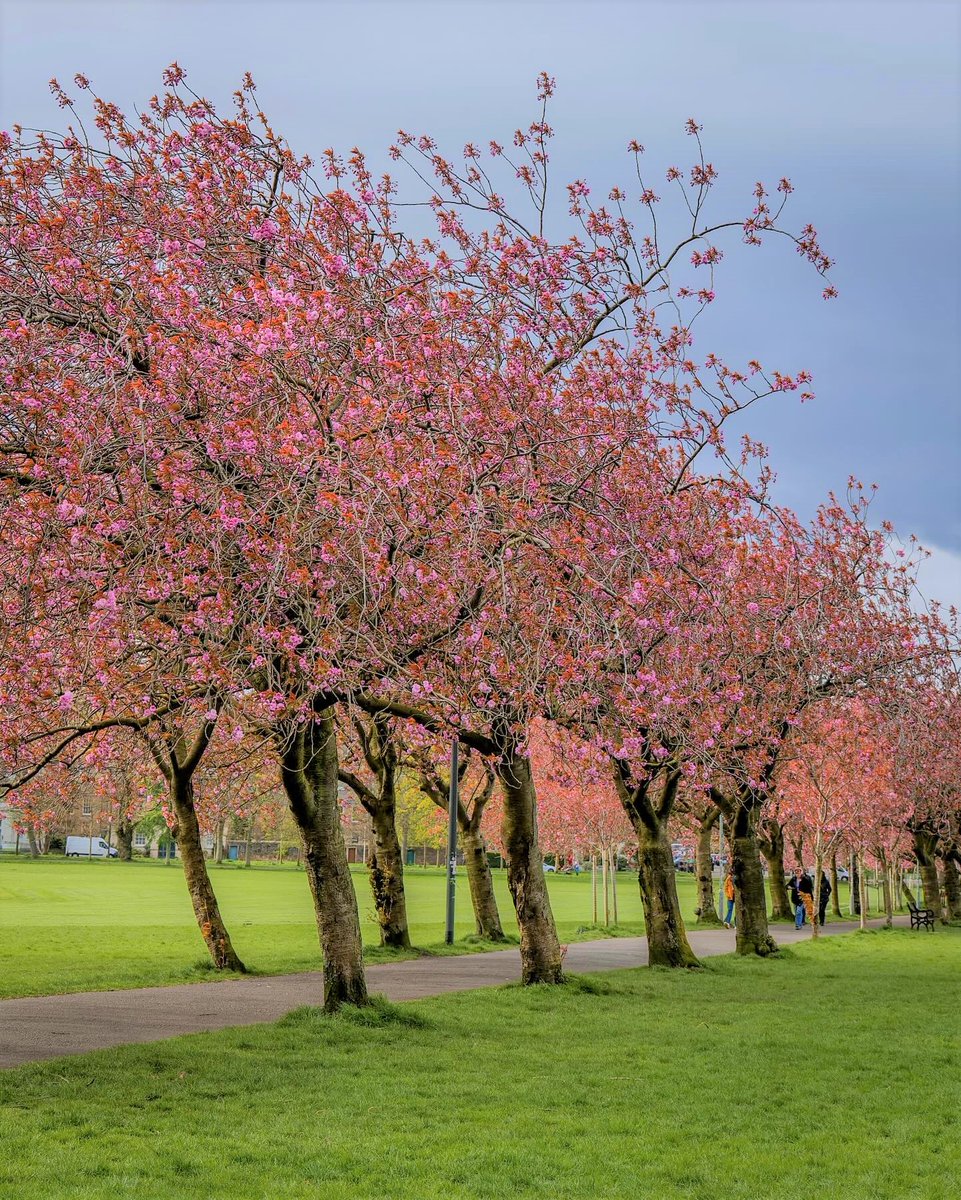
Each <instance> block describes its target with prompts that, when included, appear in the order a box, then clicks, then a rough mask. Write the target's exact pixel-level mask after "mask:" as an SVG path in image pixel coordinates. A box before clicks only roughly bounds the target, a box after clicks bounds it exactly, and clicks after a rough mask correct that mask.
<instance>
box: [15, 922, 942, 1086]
mask: <svg viewBox="0 0 961 1200" xmlns="http://www.w3.org/2000/svg"><path fill="white" fill-rule="evenodd" d="M895 923H896V924H898V925H901V924H906V923H907V918H906V917H902V918H895ZM881 924H882V922H880V921H871V922H869V925H871V926H873V927H874V928H877V927H879V926H880V925H881ZM857 928H858V924H857V922H856V921H839V922H836V923H832V924H829V925H827V926H826V927H825V928H824V929H823V930H822V936H832V935H835V934H840V933H851V932H853V931H855V930H856V929H857ZM772 932H773V934H774V937H775V939H776V940H777V942H778V944H779V945H782V946H790V945H793V944H795V943H797V942H801V941H808V940H809V939H810V936H811V935H810V933H809V932H808V931H800V932H798V931H796V930H794V929H793V928H791V927H787V928H785V927H773V929H772ZM919 936H924V935H923V934H921V935H919ZM689 938H690V942H691V946H692V947H693V949H694V952H695V954H697V955H698V956H699V957H700V958H710V957H713V956H715V955H719V954H730V953H732V952H733V950H734V934H733V932H731V931H729V930H726V929H721V930H711V931H706V930H705V931H697V930H694V931H692V932H691V933H689ZM646 963H647V940H646V939H645V938H642V937H633V938H607V939H604V940H603V941H596V942H573V943H571V945H570V946H569V948H568V950H567V955H566V959H565V964H564V965H565V970H567V971H570V972H573V973H576V974H583V973H585V972H588V971H613V970H620V969H625V968H629V967H641V966H645V965H646ZM519 978H520V952H519V951H518V950H517V949H511V950H495V951H491V952H489V953H485V954H464V955H456V956H450V957H443V958H434V957H425V958H417V959H409V960H407V961H405V962H398V963H387V964H379V965H375V966H370V967H368V968H367V983H368V987H369V989H370V991H371V992H381V993H383V994H384V995H385V996H386V997H387V998H388V1000H393V1001H402V1000H423V999H425V998H426V997H429V996H440V995H443V994H445V993H447V992H463V991H468V990H470V989H472V988H482V987H496V986H498V985H499V984H504V983H511V982H514V981H516V980H518V979H519ZM323 993H324V987H323V976H322V974H321V973H320V972H319V971H306V972H303V973H300V974H297V975H270V976H262V977H259V978H249V979H230V980H224V981H223V982H222V983H188V984H176V985H173V986H170V987H154V988H129V989H125V990H122V991H112V992H72V993H69V994H67V995H63V996H30V997H25V998H23V999H17V1000H2V1001H0V1069H7V1068H10V1067H19V1066H22V1065H23V1064H24V1063H31V1062H42V1061H43V1060H45V1059H50V1058H60V1057H62V1056H64V1055H68V1054H86V1053H89V1052H90V1051H92V1050H106V1049H109V1048H110V1047H112V1046H124V1045H129V1044H132V1043H137V1042H159V1041H163V1040H164V1039H165V1038H172V1037H179V1036H180V1035H181V1034H185V1033H209V1032H211V1031H212V1030H215V1029H226V1028H228V1027H230V1026H237V1025H257V1024H260V1023H262V1022H267V1021H277V1020H279V1019H280V1018H281V1017H282V1016H284V1015H285V1014H286V1013H288V1012H290V1010H291V1009H292V1008H297V1007H299V1006H300V1005H302V1004H317V1005H319V1004H321V1003H322V1002H323Z"/></svg>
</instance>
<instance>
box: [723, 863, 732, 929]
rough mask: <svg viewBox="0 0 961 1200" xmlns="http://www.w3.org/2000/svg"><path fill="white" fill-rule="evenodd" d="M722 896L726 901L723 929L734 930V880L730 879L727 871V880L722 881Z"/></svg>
mask: <svg viewBox="0 0 961 1200" xmlns="http://www.w3.org/2000/svg"><path fill="white" fill-rule="evenodd" d="M724 896H725V898H726V900H727V913H726V914H725V916H724V928H725V929H733V928H734V880H733V879H732V877H731V872H730V871H728V873H727V878H726V879H725V880H724Z"/></svg>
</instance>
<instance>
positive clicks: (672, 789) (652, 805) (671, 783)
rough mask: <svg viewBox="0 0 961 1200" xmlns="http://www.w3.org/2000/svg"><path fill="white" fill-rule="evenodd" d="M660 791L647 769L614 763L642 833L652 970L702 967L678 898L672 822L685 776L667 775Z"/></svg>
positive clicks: (672, 770)
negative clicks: (639, 771)
mask: <svg viewBox="0 0 961 1200" xmlns="http://www.w3.org/2000/svg"><path fill="white" fill-rule="evenodd" d="M657 773H658V774H661V775H663V779H662V783H661V791H660V794H659V796H658V797H657V798H656V799H655V797H654V795H652V791H651V788H652V784H653V781H654V776H652V775H651V774H650V773H649V772H648V771H646V770H645V771H644V772H643V774H642V776H641V778H640V779H639V780H638V779H635V778H634V777H633V776H632V775H631V771H630V767H629V764H627V763H626V762H625V761H624V760H623V759H615V760H614V782H615V785H616V787H617V792H618V796H619V797H620V800H621V804H622V805H623V807H624V811H625V812H626V813H627V816H628V818H629V820H630V822H631V824H632V825H633V827H634V832H635V833H636V834H637V861H638V883H639V885H640V890H641V903H642V904H643V906H644V931H645V933H646V935H647V954H648V962H649V963H650V965H651V966H652V967H697V966H700V963H699V962H698V959H697V956H696V955H695V953H694V951H693V950H692V949H691V944H690V942H689V941H688V940H687V931H686V930H685V928H684V921H683V920H682V918H681V906H680V904H679V902H678V899H677V876H676V874H675V871H674V856H673V855H672V853H671V839H670V835H669V833H668V822H669V820H670V816H671V812H672V810H673V806H674V798H675V796H676V794H677V788H678V784H679V783H680V779H681V773H680V771H679V770H677V769H676V768H670V769H667V768H665V770H664V771H663V772H661V771H658V772H657Z"/></svg>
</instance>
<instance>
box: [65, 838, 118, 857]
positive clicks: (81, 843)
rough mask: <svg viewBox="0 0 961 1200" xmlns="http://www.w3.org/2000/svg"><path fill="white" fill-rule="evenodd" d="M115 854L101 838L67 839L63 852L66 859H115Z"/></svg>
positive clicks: (111, 847)
mask: <svg viewBox="0 0 961 1200" xmlns="http://www.w3.org/2000/svg"><path fill="white" fill-rule="evenodd" d="M117 853H118V852H117V851H116V850H115V849H114V847H113V846H110V845H108V843H107V842H105V841H104V840H103V838H102V837H95V838H89V837H68V838H67V846H66V849H65V850H64V854H65V855H66V856H67V858H116V857H117Z"/></svg>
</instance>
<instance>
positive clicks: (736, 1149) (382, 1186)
mask: <svg viewBox="0 0 961 1200" xmlns="http://www.w3.org/2000/svg"><path fill="white" fill-rule="evenodd" d="M959 964H961V931H959V930H955V929H938V930H937V932H936V933H935V934H933V935H932V934H917V933H915V934H912V933H910V932H908V931H902V930H895V931H892V932H884V933H873V932H872V933H867V934H853V935H851V936H849V937H844V938H833V939H826V940H824V941H822V942H819V943H817V944H812V943H806V944H804V945H802V946H800V947H797V948H795V949H793V950H791V951H789V952H786V953H785V954H783V955H782V956H781V957H780V958H779V959H778V960H776V961H765V962H762V961H760V960H739V959H735V958H734V957H733V956H731V957H729V958H722V959H712V960H710V961H709V962H708V964H707V966H706V968H705V969H704V970H703V971H699V972H677V973H673V972H667V971H664V970H657V969H655V970H649V969H640V970H634V971H620V972H612V973H610V974H608V975H605V976H594V977H592V981H591V983H592V985H593V987H594V989H595V991H594V992H592V991H590V990H587V987H586V986H585V984H584V982H583V981H580V982H578V981H575V982H574V984H573V985H571V986H567V987H565V988H561V989H556V988H555V989H549V988H531V989H521V988H519V987H511V988H500V989H496V990H489V991H480V992H473V993H464V994H461V995H458V996H449V997H445V998H441V999H436V1000H430V1001H421V1002H419V1003H417V1004H411V1005H403V1006H399V1007H398V1008H390V1007H388V1006H385V1007H384V1009H383V1010H382V1011H379V1012H377V1011H375V1012H374V1013H371V1014H347V1015H341V1016H338V1017H334V1018H327V1017H323V1016H320V1015H318V1013H317V1012H316V1010H300V1011H298V1012H297V1013H294V1014H292V1015H291V1016H290V1017H288V1018H286V1019H285V1020H284V1021H281V1022H280V1023H279V1024H278V1025H271V1026H253V1027H249V1028H246V1029H235V1030H228V1031H224V1032H222V1033H217V1034H202V1035H195V1036H191V1037H185V1038H179V1039H177V1040H175V1041H171V1042H165V1043H159V1044H155V1045H151V1046H131V1047H127V1048H124V1049H121V1050H109V1051H104V1052H99V1053H96V1054H90V1055H85V1056H82V1057H77V1058H71V1059H60V1060H56V1061H54V1062H51V1063H46V1064H42V1065H37V1066H33V1067H24V1068H21V1069H19V1070H16V1071H11V1072H4V1073H2V1074H0V1130H2V1133H0V1137H2V1144H3V1154H2V1156H0V1195H8V1194H9V1195H10V1196H14V1195H16V1196H17V1197H18V1198H19V1200H52V1198H60V1197H64V1198H66V1197H83V1198H84V1200H98V1198H100V1197H104V1198H110V1200H113V1198H115V1197H117V1196H137V1197H138V1200H152V1198H154V1197H156V1198H158V1200H160V1198H162V1200H169V1198H170V1197H176V1198H177V1200H193V1198H197V1200H206V1198H208V1197H214V1198H219V1197H228V1196H229V1197H233V1198H237V1200H248V1198H249V1200H255V1198H256V1200H260V1198H263V1200H275V1198H276V1197H281V1196H282V1197H284V1198H285V1200H297V1198H301V1197H304V1198H306V1197H311V1198H315V1197H323V1198H324V1200H341V1198H344V1200H346V1198H348V1197H352V1198H365V1200H367V1198H373V1197H378V1198H380V1197H390V1198H391V1200H408V1198H409V1200H431V1198H433V1197H438V1198H440V1197H444V1198H448V1197H464V1198H467V1197H478V1198H484V1197H491V1198H495V1197H496V1198H497V1200H505V1198H508V1200H509V1198H511V1197H521V1196H524V1197H526V1196H531V1197H536V1196H543V1197H551V1198H552V1200H553V1198H565V1197H570V1198H574V1197H577V1198H578V1200H580V1198H583V1197H595V1196H596V1197H631V1200H638V1198H643V1200H648V1198H650V1200H674V1198H678V1200H680V1198H682V1197H684V1198H694V1200H702V1198H703V1200H747V1198H749V1197H750V1198H756V1200H785V1198H788V1197H796V1196H804V1197H828V1196H843V1197H845V1200H869V1198H870V1200H940V1198H942V1197H944V1198H945V1200H947V1198H948V1197H953V1196H957V1195H958V1194H959V1189H961V1128H959V1115H961V1019H959V1011H961V965H959ZM588 986H591V985H588ZM412 1022H413V1023H412Z"/></svg>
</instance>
